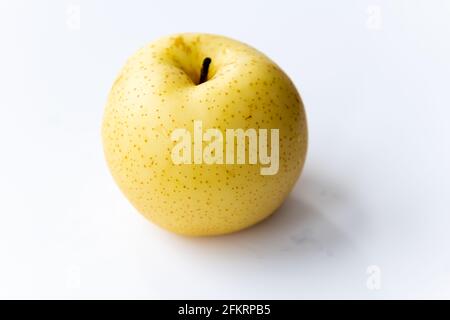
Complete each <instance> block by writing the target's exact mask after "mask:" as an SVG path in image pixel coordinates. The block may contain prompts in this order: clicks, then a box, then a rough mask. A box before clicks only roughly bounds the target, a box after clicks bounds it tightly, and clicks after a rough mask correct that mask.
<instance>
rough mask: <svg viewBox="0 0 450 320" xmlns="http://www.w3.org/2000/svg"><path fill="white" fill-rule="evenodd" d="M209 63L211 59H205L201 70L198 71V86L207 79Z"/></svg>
mask: <svg viewBox="0 0 450 320" xmlns="http://www.w3.org/2000/svg"><path fill="white" fill-rule="evenodd" d="M210 63H211V58H205V59H204V60H203V64H202V70H201V71H200V81H199V82H198V84H202V83H203V82H205V81H206V79H207V78H208V69H209V65H210Z"/></svg>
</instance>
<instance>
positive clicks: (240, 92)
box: [102, 33, 307, 236]
mask: <svg viewBox="0 0 450 320" xmlns="http://www.w3.org/2000/svg"><path fill="white" fill-rule="evenodd" d="M205 57H210V58H211V59H212V63H211V66H210V70H209V73H208V80H207V81H206V82H204V83H202V84H200V85H196V83H197V79H199V76H200V69H201V65H202V61H203V59H204V58H205ZM194 120H201V121H202V122H203V130H206V129H208V128H219V129H220V130H221V131H222V132H225V130H226V129H227V128H236V129H237V128H242V129H244V130H245V129H247V128H255V129H258V128H267V129H271V128H273V129H277V128H278V129H279V130H280V142H279V148H280V150H279V152H280V158H279V171H278V173H277V174H276V175H268V176H264V175H261V174H260V164H256V165H255V164H253V165H251V164H244V165H238V164H233V165H225V164H222V165H220V164H212V165H208V164H201V165H200V164H196V165H194V164H192V165H186V164H179V165H175V164H173V162H172V159H171V151H172V147H173V146H174V145H175V142H173V141H172V140H171V137H170V135H171V132H172V130H174V129H176V128H186V129H188V130H189V131H190V132H191V135H192V136H193V121H194ZM102 138H103V146H104V153H105V157H106V160H107V163H108V166H109V168H110V170H111V173H112V176H113V178H114V180H115V181H116V182H117V184H118V185H119V187H120V189H121V190H122V192H123V193H124V194H125V196H126V197H127V198H128V200H129V201H130V202H131V203H132V204H133V205H134V206H135V207H136V209H137V210H138V211H139V212H141V213H142V214H143V215H144V216H145V217H146V218H148V219H149V220H151V221H153V222H154V223H156V224H158V225H159V226H161V227H163V228H165V229H168V230H170V231H173V232H175V233H178V234H183V235H192V236H206V235H219V234H226V233H230V232H234V231H238V230H240V229H243V228H246V227H249V226H251V225H253V224H255V223H257V222H259V221H261V220H263V219H264V218H266V217H268V216H269V215H270V214H271V213H273V212H274V211H275V209H276V208H278V207H279V206H280V205H281V204H282V202H283V200H284V199H285V198H286V197H287V195H288V194H289V192H290V190H291V189H292V188H293V186H294V184H295V182H296V180H297V179H298V177H299V175H300V172H301V170H302V168H303V164H304V161H305V156H306V150H307V125H306V116H305V112H304V108H303V103H302V101H301V98H300V95H299V94H298V92H297V90H296V88H295V86H294V85H293V83H292V82H291V80H290V79H289V78H288V76H287V75H286V74H285V73H284V72H283V71H282V70H281V69H280V68H279V67H278V66H277V65H276V64H275V63H274V62H273V61H271V60H270V59H269V58H268V57H266V56H265V55H263V54H262V53H260V52H259V51H257V50H256V49H254V48H252V47H250V46H248V45H246V44H243V43H241V42H238V41H236V40H232V39H230V38H226V37H223V36H218V35H211V34H195V33H185V34H177V35H172V36H167V37H163V38H161V39H159V40H157V41H155V42H153V43H151V44H149V45H147V46H145V47H144V48H142V49H140V50H138V51H137V52H136V53H135V54H134V55H133V56H132V57H131V58H130V59H129V60H128V61H127V63H126V65H125V66H124V67H123V69H122V71H121V72H120V74H119V76H118V77H117V79H116V81H115V82H114V84H113V87H112V89H111V92H110V94H109V98H108V101H107V105H106V108H105V113H104V119H103V125H102ZM246 151H248V150H246Z"/></svg>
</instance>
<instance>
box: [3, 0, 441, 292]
mask: <svg viewBox="0 0 450 320" xmlns="http://www.w3.org/2000/svg"><path fill="white" fill-rule="evenodd" d="M77 8H79V9H80V13H81V16H80V17H81V20H80V22H81V24H80V28H79V29H78V28H77V19H76V13H77V10H78V9H77ZM449 16H450V2H448V1H377V0H373V1H370V2H369V1H331V0H329V1H302V2H300V1H273V2H263V1H256V0H255V1H223V2H222V3H219V2H218V3H214V4H213V3H211V2H209V1H208V2H197V1H178V2H176V3H171V2H170V1H164V2H163V1H159V2H157V1H154V3H153V4H150V1H120V2H119V1H114V3H113V2H112V1H72V2H67V1H66V2H64V1H56V0H55V1H39V2H38V1H32V0H29V1H16V0H14V1H5V0H2V1H1V3H0V39H1V59H0V88H1V93H0V95H1V96H0V97H1V105H0V110H1V114H0V146H1V148H2V149H1V153H0V178H1V179H0V192H1V193H0V194H1V199H0V297H1V298H181V299H184V298H419V297H425V298H444V297H446V298H450V250H449V248H448V247H449V244H450V232H449V231H448V230H449V227H450V216H449V214H450V206H449V196H450V150H449V149H450V144H449V138H450V126H449V119H450V97H449V94H450V90H449V83H450V41H449V39H450V19H449ZM184 31H203V32H210V33H219V34H224V35H228V36H231V37H233V38H236V39H239V40H242V41H244V42H247V43H249V44H251V45H253V46H255V47H256V48H258V49H260V50H261V51H263V52H265V53H266V54H267V55H269V56H270V57H271V58H272V59H274V60H275V61H276V62H277V63H278V64H279V65H280V66H282V68H283V69H284V70H285V71H286V72H287V73H288V74H289V75H290V76H291V78H292V79H293V80H294V82H295V83H296V84H297V86H298V88H299V90H300V92H301V94H302V97H303V99H304V102H305V106H306V110H307V115H308V120H309V129H310V149H309V154H308V159H307V163H306V167H305V170H304V173H303V176H302V178H301V179H300V181H299V183H298V184H297V186H296V188H295V190H294V191H293V193H292V195H291V196H290V198H289V199H288V200H287V201H286V203H285V205H284V206H283V207H282V209H280V210H279V212H278V213H277V214H276V215H275V216H274V217H273V218H271V219H269V220H267V221H265V222H264V223H262V224H260V225H258V226H256V227H254V228H251V229H248V230H246V231H243V232H240V233H237V234H234V235H229V236H224V237H216V238H202V239H192V238H183V237H179V236H176V235H172V234H169V233H167V232H166V231H164V230H161V229H159V228H158V227H155V226H154V225H152V224H151V223H149V222H147V221H146V220H145V219H144V218H143V217H141V216H140V215H139V214H138V213H137V212H136V211H135V210H134V209H133V208H132V207H131V205H130V204H129V203H128V202H127V201H126V200H125V198H124V197H123V196H122V194H121V193H120V192H119V190H118V188H117V187H116V185H115V184H114V182H113V180H112V178H111V177H110V175H109V173H108V171H107V168H106V165H105V162H104V160H103V155H102V148H101V143H100V135H99V133H100V123H101V117H102V112H103V106H104V103H105V100H106V96H107V94H108V91H109V89H110V86H111V84H112V82H113V80H114V77H115V76H116V74H117V72H118V71H119V69H120V68H121V67H122V65H123V64H124V62H125V59H126V58H127V57H128V56H129V55H131V54H132V53H133V52H134V51H135V50H137V49H138V48H139V47H141V46H143V45H144V44H146V43H148V42H149V41H151V40H153V39H155V38H157V37H159V36H161V35H165V34H170V33H175V32H184ZM370 266H376V267H374V268H370ZM368 268H369V273H370V272H372V271H371V270H375V271H374V272H375V273H372V275H370V274H368V273H367V270H368ZM378 271H379V272H378ZM377 280H379V282H377ZM367 282H369V283H367ZM368 284H369V285H368ZM378 284H379V285H378ZM371 289H378V290H371Z"/></svg>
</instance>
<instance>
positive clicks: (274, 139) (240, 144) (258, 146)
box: [171, 120, 280, 175]
mask: <svg viewBox="0 0 450 320" xmlns="http://www.w3.org/2000/svg"><path fill="white" fill-rule="evenodd" d="M193 131H194V138H193V141H192V135H191V133H190V131H189V130H187V129H184V128H177V129H175V130H173V131H172V134H171V139H172V141H175V142H176V144H175V146H174V147H173V148H172V153H171V157H172V162H173V163H174V164H203V163H205V164H224V163H225V164H246V159H247V158H248V164H258V160H259V163H260V164H262V165H268V166H266V167H261V168H260V174H261V175H275V174H277V172H278V169H279V153H280V152H279V150H280V146H279V143H280V130H279V129H270V152H269V150H268V149H269V148H268V141H267V138H268V134H267V131H268V129H258V130H256V129H254V128H249V129H247V130H245V131H244V129H226V130H225V152H224V148H223V147H224V135H223V133H222V131H221V130H219V129H217V128H210V129H207V130H205V132H204V133H203V123H202V121H201V120H195V121H194V128H193ZM247 141H248V144H247V143H246V142H247ZM203 142H207V143H208V144H207V145H206V146H205V148H203ZM192 145H193V146H194V148H193V149H194V152H193V155H192ZM235 145H236V146H237V147H236V148H235ZM235 149H236V150H235ZM246 149H247V150H248V157H247V156H246V152H245V150H246ZM224 153H225V157H224ZM235 153H236V154H235ZM269 153H270V154H269ZM192 158H193V161H192ZM224 158H225V162H224Z"/></svg>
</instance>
